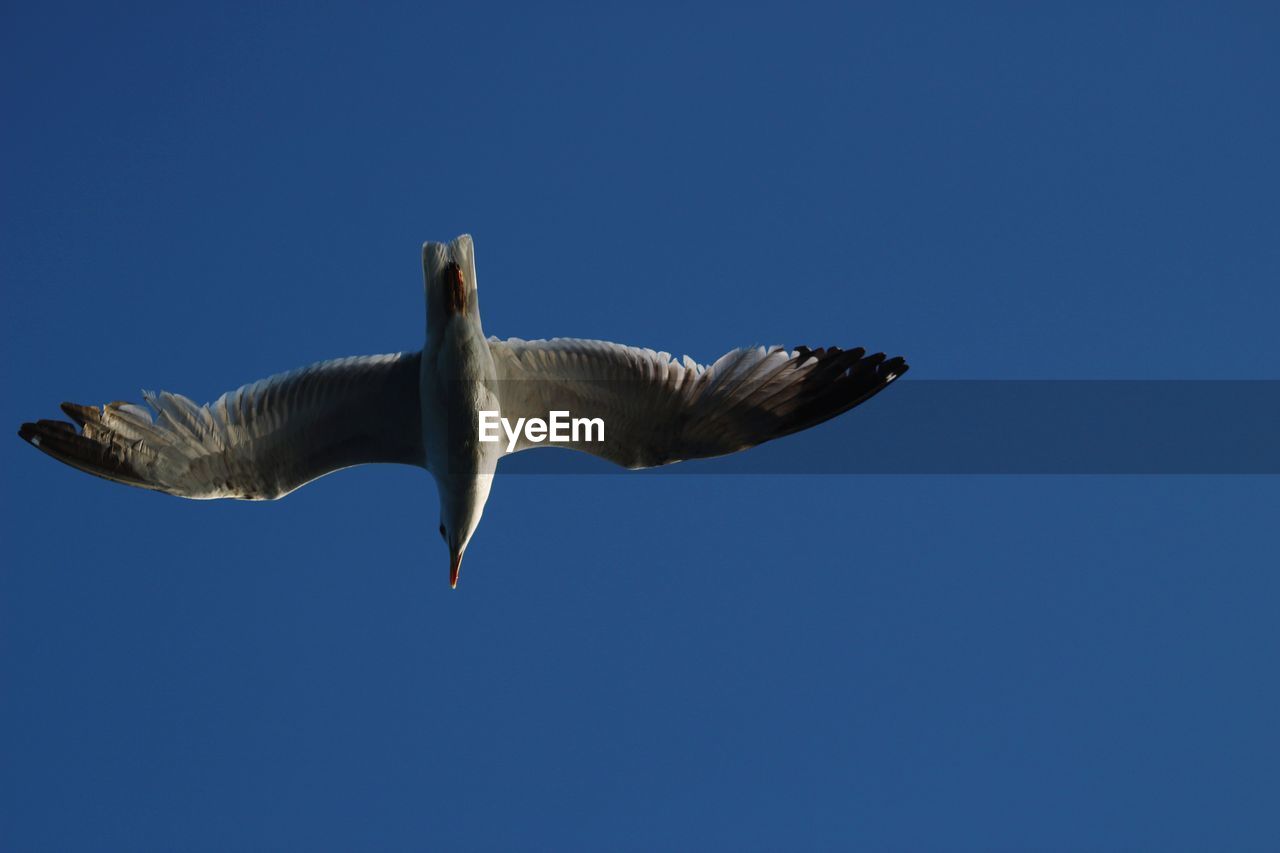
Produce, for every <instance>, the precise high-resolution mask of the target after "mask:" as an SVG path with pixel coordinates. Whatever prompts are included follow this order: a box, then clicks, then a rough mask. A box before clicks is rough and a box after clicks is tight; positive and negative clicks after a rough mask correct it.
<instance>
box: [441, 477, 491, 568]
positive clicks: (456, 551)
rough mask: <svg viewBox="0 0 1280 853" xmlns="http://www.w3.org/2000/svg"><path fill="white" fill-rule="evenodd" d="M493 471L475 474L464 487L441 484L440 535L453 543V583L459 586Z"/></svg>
mask: <svg viewBox="0 0 1280 853" xmlns="http://www.w3.org/2000/svg"><path fill="white" fill-rule="evenodd" d="M492 484H493V475H492V474H487V475H484V474H482V475H480V476H477V477H474V478H472V479H471V480H470V481H469V482H468V483H467V484H465V485H463V486H462V487H455V488H448V487H446V486H445V484H443V483H441V484H440V538H441V539H443V540H444V543H445V545H447V546H448V547H449V586H451V587H455V588H456V587H457V586H458V572H459V570H460V569H461V567H462V555H463V554H464V553H465V552H466V550H467V545H468V544H469V543H470V542H471V536H472V534H474V533H475V532H476V527H478V526H479V525H480V516H481V515H482V514H483V513H484V504H485V501H486V500H488V499H489V488H490V486H491V485H492Z"/></svg>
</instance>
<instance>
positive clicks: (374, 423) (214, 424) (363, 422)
mask: <svg viewBox="0 0 1280 853" xmlns="http://www.w3.org/2000/svg"><path fill="white" fill-rule="evenodd" d="M419 363H420V354H419V353H416V352H414V353H397V354H391V355H375V356H358V357H354V358H343V359H335V360H333V361H325V362H320V363H317V364H313V365H310V366H309V367H304V368H301V369H299V370H294V371H291V372H289V373H282V374H279V375H277V376H273V377H271V378H269V379H264V380H262V381H260V382H255V383H253V384H251V385H245V386H243V387H241V388H239V389H237V390H235V391H230V392H228V393H226V394H223V395H222V396H221V397H220V398H218V400H216V401H215V402H213V403H210V404H208V405H204V406H199V405H196V404H195V403H194V402H192V401H191V400H189V399H187V398H186V397H183V396H182V395H180V394H171V393H169V392H167V391H162V392H160V393H158V394H155V393H151V392H143V396H144V397H145V399H146V401H147V403H148V405H149V406H150V410H148V409H147V408H146V407H144V406H140V405H136V404H133V403H120V402H117V403H108V404H107V405H105V406H102V407H97V406H80V405H76V404H74V403H63V404H62V410H63V412H65V413H66V415H67V416H68V417H70V418H71V419H72V420H74V421H75V424H71V423H67V422H65V421H56V420H41V421H36V422H34V423H25V424H23V425H22V428H21V429H20V430H19V432H18V434H19V435H20V436H21V437H22V438H24V439H25V440H27V441H28V442H30V443H31V444H32V445H34V446H36V447H37V448H39V449H40V450H42V451H44V452H45V453H47V454H49V455H50V456H52V457H54V458H55V459H57V460H59V461H61V462H65V463H66V464H68V465H71V466H73V467H75V468H78V469H80V470H81V471H85V472H87V473H89V474H93V475H95V476H98V477H105V478H106V479H108V480H113V481H115V482H118V483H125V484H127V485H130V486H138V487H141V488H146V489H155V490H157V491H162V492H166V493H168V494H171V495H178V496H180V497H185V498H202V499H204V498H241V499H245V500H270V499H273V498H278V497H282V496H283V495H286V494H288V493H289V492H291V491H293V490H294V489H296V488H298V487H299V486H301V485H303V484H305V483H308V482H310V481H311V480H314V479H316V478H317V477H321V476H324V475H325V474H328V473H330V472H332V471H336V470H338V469H340V468H346V467H349V466H352V465H360V464H364V463H371V462H397V463H404V464H410V465H424V464H425V461H426V460H425V458H424V455H423V448H422V428H421V411H420V408H419V400H418V397H419V392H418V383H419Z"/></svg>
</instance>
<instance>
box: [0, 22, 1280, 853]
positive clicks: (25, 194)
mask: <svg viewBox="0 0 1280 853" xmlns="http://www.w3.org/2000/svg"><path fill="white" fill-rule="evenodd" d="M35 6H36V4H23V5H21V6H19V5H18V4H12V3H11V4H6V7H5V10H4V12H3V22H2V25H0V64H2V66H0V67H2V69H3V72H2V73H3V76H2V80H3V101H2V104H3V116H4V127H5V129H4V132H3V137H2V142H0V144H2V145H3V152H2V154H3V156H2V157H0V170H2V172H0V174H3V233H4V239H3V241H2V244H0V264H2V272H3V311H2V312H0V313H2V316H0V334H2V340H0V348H2V349H0V356H2V363H3V381H4V394H3V395H2V396H0V421H3V422H5V423H8V424H9V425H10V426H11V427H12V428H15V429H16V427H17V425H18V423H19V422H21V421H22V420H29V419H33V418H36V417H52V416H55V415H56V414H57V408H56V406H57V403H58V402H60V401H61V400H63V399H69V400H75V401H79V402H97V401H105V400H111V399H117V398H126V399H130V398H131V399H137V389H138V388H139V387H161V388H169V389H172V390H178V391H182V392H184V393H186V394H188V395H190V396H192V397H195V398H197V399H201V400H204V399H211V398H213V397H214V396H216V395H217V394H219V393H221V392H222V391H224V390H226V389H228V388H232V387H235V386H236V385H238V384H240V383H242V382H245V381H249V380H253V379H256V378H258V377H260V376H264V375H266V374H269V373H273V372H276V371H278V370H281V369H286V368H290V367H293V366H296V365H299V364H304V363H307V362H309V361H312V360H316V359H320V358H325V357H331V356H338V355H346V354H355V353H367V352H383V351H388V350H395V349H411V348H416V347H418V346H419V345H420V343H421V336H422V332H423V305H422V296H421V281H420V270H419V258H418V253H419V246H420V244H421V242H422V241H423V240H424V239H449V238H451V237H453V236H454V235H456V234H458V233H460V232H463V231H468V232H471V233H473V234H474V235H475V238H476V245H477V257H478V262H479V278H480V290H481V305H482V309H483V313H484V320H485V327H486V330H487V331H488V332H490V333H495V334H499V335H502V336H507V335H520V336H523V337H541V336H547V335H557V334H558V335H578V336H590V337H601V338H607V339H613V340H619V341H624V342H631V343H638V344H644V345H650V346H654V347H658V348H662V349H668V350H671V351H676V352H688V353H690V354H691V355H693V356H695V357H698V358H702V359H706V358H709V357H714V356H716V355H718V354H719V353H721V352H723V351H724V350H726V349H728V348H730V347H732V346H736V345H740V344H744V343H752V342H763V343H769V342H776V343H786V344H796V343H809V344H814V345H821V344H831V343H836V344H846V345H858V344H860V345H864V346H867V347H869V348H872V349H885V350H888V351H889V352H890V353H891V354H895V353H902V354H905V355H906V356H908V358H909V360H910V361H911V363H912V365H913V368H914V373H913V374H912V377H919V378H934V379H946V378H967V379H973V378H982V379H1000V378H1019V379H1042V378H1043V379H1052V378H1074V379H1093V378H1127V379H1147V378H1160V379H1178V378H1187V379H1219V378H1255V379H1274V378H1278V376H1277V373H1278V371H1277V365H1280V337H1278V336H1277V334H1276V321H1277V317H1278V316H1280V295H1278V290H1277V288H1276V282H1277V281H1280V240H1278V239H1277V235H1278V234H1280V230H1278V226H1280V212H1278V207H1277V206H1278V202H1277V199H1280V166H1278V165H1277V157H1276V151H1278V150H1280V111H1278V110H1277V109H1276V103H1277V84H1278V83H1280V63H1278V60H1277V52H1276V50H1275V45H1276V42H1277V36H1278V35H1280V28H1278V26H1277V23H1278V21H1277V13H1276V11H1275V7H1274V6H1273V5H1272V4H1264V3H1259V4H1256V5H1235V4H1227V5H1224V4H1215V5H1214V6H1212V7H1211V6H1209V5H1207V4H1204V5H1201V4H1176V3H1175V4H1160V5H1145V4H1120V6H1121V7H1122V8H1115V6H1116V4H1096V5H1095V4H1078V3H1062V4H1054V5H1044V4H1034V6H1033V5H1032V4H1017V3H1010V4H999V5H981V6H976V7H971V8H968V9H964V10H962V9H960V8H959V5H958V4H950V3H940V4H932V5H931V4H893V5H892V6H890V5H888V4H886V5H884V6H881V7H878V8H871V7H867V8H854V9H849V8H845V9H843V10H840V9H835V8H822V7H803V6H800V7H798V6H795V5H794V4H777V5H772V6H754V5H737V6H735V7H733V8H729V7H724V8H716V7H711V6H700V5H695V4H683V5H678V6H671V7H658V6H654V5H652V4H631V5H630V6H629V7H627V8H624V9H605V8H599V7H597V6H595V5H588V4H582V5H581V6H578V7H568V6H565V7H558V8H554V9H553V8H546V9H542V10H538V11H534V10H532V9H529V8H525V7H504V6H500V5H491V6H485V5H478V4H448V5H442V6H439V7H437V8H427V7H425V6H423V5H422V4H405V5H402V6H386V5H378V6H374V7H369V6H366V5H364V4H360V5H356V4H352V5H350V6H335V5H329V4H316V3H294V4H270V7H269V8H267V7H266V6H267V4H253V5H245V6H239V7H229V6H228V7H224V6H223V5H222V4H199V5H175V4H163V5H155V6H150V7H143V6H130V7H129V8H128V11H123V10H122V9H120V8H115V6H116V4H93V5H85V6H66V5H58V4H39V9H38V10H37V9H36V8H35ZM907 381H910V379H908V380H907ZM892 393H893V392H892V390H891V391H889V392H887V393H886V394H885V395H884V396H882V397H880V398H878V399H877V400H876V401H874V402H873V403H871V404H869V405H870V406H882V405H883V406H892V405H893V403H892ZM850 417H852V418H857V417H858V414H857V413H854V414H853V415H851V416H850ZM835 426H836V425H834V424H828V425H826V426H824V427H821V428H819V429H820V430H829V432H828V434H829V435H831V436H834V435H836V434H837V433H836V432H834V431H830V430H834V429H835ZM891 440H892V437H891V436H883V435H877V436H869V437H868V438H867V440H866V442H865V443H863V444H862V445H861V446H843V445H838V444H837V445H834V446H833V451H834V452H838V453H851V454H852V453H875V452H876V445H877V444H878V443H882V442H885V441H891ZM0 468H2V470H3V474H2V475H0V476H2V477H3V481H2V486H3V489H2V491H0V525H3V526H2V527H0V535H2V537H3V550H2V551H0V555H2V559H3V568H2V570H0V750H2V751H0V847H2V848H3V849H5V850H19V851H26V850H105V849H120V850H126V849H127V850H176V849H181V850H210V851H216V850H231V849H274V850H290V849H291V850H353V849H385V850H410V849H518V848H543V849H556V850H563V849H574V848H579V849H634V850H652V849H734V850H744V849H762V850H776V849H848V848H858V849H868V850H891V849H901V850H922V849H935V850H938V849H947V850H993V849H1011V850H1012V849H1032V848H1034V849H1040V850H1082V849H1099V850H1106V849H1115V850H1132V849H1149V850H1156V849H1159V850H1172V849H1189V850H1206V849H1232V850H1248V849H1267V848H1269V847H1271V845H1273V844H1274V842H1275V839H1276V838H1277V837H1280V826H1277V824H1278V823H1280V819H1278V818H1277V812H1276V809H1275V803H1276V801H1277V797H1278V795H1280V782H1278V781H1277V776H1276V767H1277V765H1278V763H1280V735H1277V728H1276V725H1275V720H1276V719H1278V718H1280V688H1278V687H1277V682H1276V677H1275V676H1276V667H1277V658H1278V652H1280V628H1277V601H1278V596H1280V581H1278V580H1277V574H1276V563H1277V560H1276V557H1277V552H1278V551H1280V547H1278V546H1277V539H1276V509H1277V505H1278V499H1280V480H1277V479H1276V478H1274V477H1272V478H1267V477H1170V476H1163V477H1137V476H1134V477H1084V476H1074V477H1073V476H1058V477H1034V476H1020V477H999V476H807V477H800V476H774V477H764V476H715V475H710V474H709V475H706V476H688V477H643V476H626V475H619V476H593V477H570V476H560V477H555V476H545V477H544V476H511V477H507V478H505V479H501V480H500V481H499V482H498V483H497V484H496V486H495V489H494V494H493V497H492V499H491V500H490V502H489V505H488V509H487V511H486V514H485V519H484V522H483V524H482V525H481V527H480V530H479V532H478V534H477V536H476V539H475V541H474V543H473V544H472V546H471V548H470V549H469V551H468V555H467V560H466V564H465V566H464V571H463V575H462V582H461V584H460V586H459V589H458V590H457V591H456V592H452V593H451V592H450V591H449V589H448V586H447V583H446V575H447V558H446V554H445V553H444V550H443V548H442V546H441V544H440V542H439V541H438V538H437V536H436V533H435V526H436V520H437V504H436V495H435V488H434V486H433V484H432V483H431V480H430V478H429V477H428V476H427V475H426V474H425V473H423V472H421V471H416V470H413V469H408V468H394V467H374V468H365V469H359V470H353V471H347V472H343V473H341V474H338V475H335V476H333V477H331V478H329V479H326V480H323V481H321V482H319V483H317V484H315V485H313V486H310V487H308V488H306V489H304V490H302V491H300V492H299V493H297V494H295V495H293V496H291V497H290V498H288V499H287V500H285V501H282V502H279V503H275V504H265V505H264V504H244V503H234V502H215V503H196V502H187V501H178V500H173V499H169V498H165V497H163V496H159V495H155V494H150V493H147V492H143V491H137V490H129V489H124V488H122V487H119V486H116V485H114V484H110V483H107V482H103V481H98V480H94V479H91V478H88V477H85V476H83V475H80V474H78V473H77V472H75V471H72V470H71V469H68V468H64V467H61V466H58V465H55V464H54V463H52V462H51V461H50V460H48V459H46V458H43V457H42V456H41V454H39V453H36V452H34V451H33V450H32V449H31V448H29V447H26V446H25V445H23V444H22V442H20V441H19V440H18V438H17V437H10V438H9V439H8V440H7V441H4V442H2V443H0Z"/></svg>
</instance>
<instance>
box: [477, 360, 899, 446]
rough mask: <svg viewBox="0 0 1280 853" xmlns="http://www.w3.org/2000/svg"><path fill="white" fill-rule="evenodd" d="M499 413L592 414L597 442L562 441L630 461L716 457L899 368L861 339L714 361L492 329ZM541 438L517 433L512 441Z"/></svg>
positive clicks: (825, 409)
mask: <svg viewBox="0 0 1280 853" xmlns="http://www.w3.org/2000/svg"><path fill="white" fill-rule="evenodd" d="M489 349H490V352H491V353H492V354H493V358H494V363H495V365H496V366H497V371H498V378H499V391H498V394H499V398H500V400H501V402H502V409H503V412H502V414H503V417H505V418H508V419H513V418H516V417H525V418H530V417H537V418H546V417H547V416H548V414H549V413H550V412H553V411H565V412H569V413H571V415H572V416H573V417H575V418H577V417H584V418H599V419H600V420H602V421H603V424H604V430H603V431H604V439H603V440H602V441H571V442H568V443H567V444H566V443H559V442H558V443H556V444H554V445H550V446H570V447H572V448H573V449H576V450H583V451H586V452H588V453H592V454H594V455H597V456H601V457H603V458H605V459H608V460H610V461H612V462H616V463H617V464H619V465H622V466H624V467H627V468H648V467H653V466H656V465H665V464H668V463H671V462H678V461H680V460H683V459H699V458H704V457H710V456H722V455H724V454H727V453H734V452H737V451H739V450H745V449H746V448H749V447H753V446H755V445H757V444H760V443H762V442H765V441H769V440H771V439H774V438H779V437H781V436H784V435H789V434H791V433H793V432H798V431H800V430H803V429H807V428H809V427H811V426H814V425H816V424H819V423H822V422H823V421H825V420H828V419H830V418H833V417H835V416H836V415H839V414H840V413H842V412H846V411H848V410H849V409H851V408H853V407H854V406H856V405H858V404H859V403H861V402H863V401H865V400H867V399H869V398H870V397H872V396H873V395H875V394H876V393H877V392H879V391H881V390H882V389H884V388H885V387H887V386H888V385H889V383H891V382H892V381H893V380H895V379H896V378H898V377H899V376H901V375H902V374H904V373H905V372H906V371H907V364H906V362H905V361H903V359H902V358H901V357H897V358H886V357H885V356H884V354H883V353H876V354H874V355H870V356H869V355H866V353H865V351H864V350H862V349H860V348H859V349H849V350H845V349H840V348H837V347H828V348H825V349H809V348H808V347H797V348H796V349H795V350H793V351H788V350H786V349H784V348H782V347H769V348H765V347H753V348H746V349H736V350H733V351H731V352H728V353H726V354H725V355H723V356H722V357H720V358H719V359H717V360H716V361H715V362H714V363H713V364H711V365H701V364H698V363H697V362H695V361H693V360H692V359H690V358H689V357H688V356H685V357H684V358H683V359H682V360H679V361H677V360H675V359H673V358H672V357H671V356H670V355H669V354H667V353H665V352H655V351H653V350H649V349H642V348H639V347H629V346H623V345H621V344H615V343H609V342H607V341H590V340H579V339H573V338H555V339H552V340H546V341H522V340H520V339H518V338H512V339H510V340H506V341H502V340H498V339H496V338H491V339H490V340H489ZM541 446H548V445H545V444H541V443H533V442H530V441H528V440H527V439H521V440H520V442H519V444H518V445H517V447H516V449H517V450H523V449H526V448H530V447H541Z"/></svg>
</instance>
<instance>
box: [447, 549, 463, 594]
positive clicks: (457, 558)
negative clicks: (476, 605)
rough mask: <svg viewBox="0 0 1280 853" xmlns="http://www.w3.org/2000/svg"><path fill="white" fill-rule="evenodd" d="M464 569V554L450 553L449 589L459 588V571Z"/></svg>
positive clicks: (452, 551)
mask: <svg viewBox="0 0 1280 853" xmlns="http://www.w3.org/2000/svg"><path fill="white" fill-rule="evenodd" d="M461 568H462V552H461V551H454V550H452V549H450V551H449V587H450V589H457V588H458V570H459V569H461Z"/></svg>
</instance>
